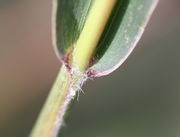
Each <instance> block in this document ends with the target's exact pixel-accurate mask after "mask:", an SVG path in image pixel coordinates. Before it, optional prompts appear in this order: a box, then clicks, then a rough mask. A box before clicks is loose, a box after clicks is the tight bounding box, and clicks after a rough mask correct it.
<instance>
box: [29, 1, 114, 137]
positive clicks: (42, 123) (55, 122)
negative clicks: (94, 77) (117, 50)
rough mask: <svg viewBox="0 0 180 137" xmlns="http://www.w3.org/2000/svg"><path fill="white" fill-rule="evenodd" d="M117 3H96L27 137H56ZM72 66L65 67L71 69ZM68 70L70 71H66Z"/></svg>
mask: <svg viewBox="0 0 180 137" xmlns="http://www.w3.org/2000/svg"><path fill="white" fill-rule="evenodd" d="M116 1H117V0H95V1H94V3H93V6H92V9H91V11H90V13H89V15H88V19H87V21H86V23H85V25H84V28H83V31H82V33H81V35H80V38H79V40H78V41H77V44H76V47H75V50H74V51H73V53H72V62H71V64H72V68H71V70H68V69H67V68H66V67H65V65H64V64H63V65H62V67H61V70H60V72H59V74H58V76H57V79H56V81H55V83H54V85H53V87H52V89H51V91H50V94H49V96H48V99H47V101H46V103H45V105H44V107H43V109H42V111H41V114H40V116H39V119H38V121H37V123H36V125H35V127H34V129H33V131H32V133H31V135H30V137H56V135H57V133H58V130H59V128H60V127H61V126H62V125H63V118H64V115H65V113H66V110H67V109H68V106H69V105H70V104H71V102H72V99H73V98H74V97H75V96H76V93H77V91H78V90H79V88H80V86H81V85H82V84H83V82H84V81H85V80H86V79H87V76H86V74H84V73H85V71H86V69H87V67H88V65H89V62H90V59H91V57H92V54H93V52H94V50H95V48H96V46H97V43H98V41H99V39H100V36H101V34H102V32H103V30H104V28H105V25H106V23H107V21H108V18H109V16H110V13H111V11H112V9H113V7H114V5H115V3H116ZM71 64H68V65H70V66H71ZM69 71H71V72H69Z"/></svg>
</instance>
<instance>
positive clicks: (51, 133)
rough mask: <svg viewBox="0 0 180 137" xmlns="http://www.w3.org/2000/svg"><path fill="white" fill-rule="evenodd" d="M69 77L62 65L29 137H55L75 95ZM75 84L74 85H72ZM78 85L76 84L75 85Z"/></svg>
mask: <svg viewBox="0 0 180 137" xmlns="http://www.w3.org/2000/svg"><path fill="white" fill-rule="evenodd" d="M71 80H72V78H71V75H70V73H69V72H68V70H67V69H66V68H65V66H64V65H62V68H61V70H60V72H59V74H58V76H57V79H56V81H55V83H54V85H53V87H52V89H51V91H50V94H49V96H48V99H47V101H46V103H45V105H44V107H43V109H42V111H41V114H40V116H39V119H38V121H37V123H36V125H35V127H34V129H33V131H32V133H31V135H30V137H55V136H56V135H57V133H58V130H59V128H60V127H61V126H62V125H63V117H64V115H65V112H66V110H67V109H68V106H69V104H70V103H71V101H72V99H73V98H74V97H75V95H76V91H74V89H73V86H75V85H72V83H71ZM74 84H75V83H74ZM77 84H78V83H77Z"/></svg>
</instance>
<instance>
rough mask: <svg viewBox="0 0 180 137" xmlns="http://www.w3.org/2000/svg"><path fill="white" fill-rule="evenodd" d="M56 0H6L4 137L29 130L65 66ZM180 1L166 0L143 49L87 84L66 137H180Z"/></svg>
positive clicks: (0, 21)
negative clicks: (56, 41) (58, 48)
mask: <svg viewBox="0 0 180 137" xmlns="http://www.w3.org/2000/svg"><path fill="white" fill-rule="evenodd" d="M51 3H52V1H51V0H0V137H27V136H28V134H29V132H30V130H31V128H32V126H33V124H34V122H35V119H36V117H37V115H38V113H39V111H40V108H41V107H42V105H43V102H44V101H45V98H46V96H47V94H48V91H49V89H50V88H51V85H52V83H53V81H54V79H55V77H56V74H57V72H58V70H59V67H60V63H59V61H58V59H57V58H56V56H55V54H54V51H53V48H52V44H51V43H52V42H51V6H52V4H51ZM179 41H180V1H179V0H161V1H160V3H159V5H158V6H157V8H156V10H155V12H154V14H153V16H152V18H151V20H150V22H149V24H148V26H147V28H146V31H145V33H144V35H143V37H142V38H141V40H140V42H139V44H138V46H137V48H136V49H135V51H134V52H133V54H131V56H130V57H129V58H128V60H127V61H126V62H125V63H124V64H123V65H122V66H121V67H120V68H119V69H118V70H117V71H115V72H114V73H112V74H111V75H109V76H106V77H102V78H96V79H94V80H93V81H89V82H88V83H87V84H86V85H85V86H84V92H85V95H83V94H82V95H81V96H80V99H79V101H76V102H75V104H74V107H73V109H72V111H71V114H70V115H69V118H68V120H67V122H66V123H67V124H66V126H65V128H64V129H63V135H62V136H64V137H179V136H180V62H179V59H180V42H179Z"/></svg>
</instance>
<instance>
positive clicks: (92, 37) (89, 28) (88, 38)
mask: <svg viewBox="0 0 180 137" xmlns="http://www.w3.org/2000/svg"><path fill="white" fill-rule="evenodd" d="M116 1H117V0H95V1H94V2H93V5H92V8H91V9H90V12H89V15H88V18H87V21H86V22H85V25H84V28H83V30H82V32H81V35H80V37H79V39H78V41H77V43H76V44H75V49H74V52H73V62H72V65H73V67H76V68H78V69H79V70H80V71H82V72H83V71H84V70H86V68H87V67H88V65H89V62H90V59H91V57H92V55H93V52H94V50H95V48H96V46H97V44H98V41H99V39H100V37H101V34H102V33H103V30H104V28H105V25H106V23H107V21H108V18H109V16H110V14H111V12H112V9H113V7H114V5H115V3H116Z"/></svg>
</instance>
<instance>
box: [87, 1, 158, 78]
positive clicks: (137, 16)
mask: <svg viewBox="0 0 180 137" xmlns="http://www.w3.org/2000/svg"><path fill="white" fill-rule="evenodd" d="M157 2H158V1H157V0H130V1H129V3H128V4H127V3H126V4H127V9H126V11H125V12H124V16H123V18H122V20H121V22H118V20H119V19H120V18H118V15H117V17H116V19H115V20H114V24H113V25H111V26H110V27H111V28H110V31H108V32H107V34H106V36H107V38H105V39H106V40H105V41H104V43H103V41H100V44H102V45H103V46H104V45H105V46H104V47H106V48H107V49H105V52H104V53H103V56H102V57H100V58H99V60H98V61H97V62H96V63H95V64H94V65H93V66H92V67H91V68H90V70H91V71H92V72H93V75H94V76H97V77H100V76H103V75H108V74H109V73H111V72H113V71H114V70H116V69H117V68H118V67H119V66H120V65H121V64H122V63H123V62H124V61H125V60H126V59H127V57H128V56H129V55H130V53H131V52H132V51H133V49H134V48H135V46H136V44H137V42H138V41H139V39H140V37H141V35H142V33H143V31H144V28H145V26H146V24H147V21H148V20H149V18H150V15H151V14H152V12H153V10H154V8H155V6H156V4H157ZM125 6H126V5H124V8H126V7H125ZM116 22H117V23H119V24H116ZM117 25H118V29H117V30H116V32H115V34H114V36H113V39H111V38H110V39H108V37H109V36H111V33H114V32H113V30H114V28H115V27H117ZM101 42H102V43H101ZM101 50H104V49H101ZM101 54H102V53H101ZM97 55H98V53H96V54H95V57H94V58H98V57H97Z"/></svg>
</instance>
